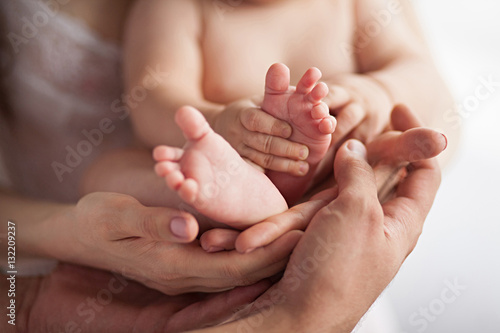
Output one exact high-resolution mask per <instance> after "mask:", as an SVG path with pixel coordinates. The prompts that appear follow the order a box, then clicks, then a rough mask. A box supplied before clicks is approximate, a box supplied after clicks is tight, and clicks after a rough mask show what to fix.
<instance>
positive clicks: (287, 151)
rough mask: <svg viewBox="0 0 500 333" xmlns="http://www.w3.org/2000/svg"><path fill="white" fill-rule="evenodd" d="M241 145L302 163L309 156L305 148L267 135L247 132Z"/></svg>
mask: <svg viewBox="0 0 500 333" xmlns="http://www.w3.org/2000/svg"><path fill="white" fill-rule="evenodd" d="M243 143H244V144H246V145H247V146H248V147H250V148H253V149H255V150H257V151H260V152H262V153H265V154H271V155H275V156H280V157H286V158H291V159H295V160H301V161H304V160H305V159H306V158H307V156H309V148H307V146H305V145H303V144H300V143H296V142H292V141H289V140H286V139H283V138H280V137H277V136H272V135H268V134H262V133H256V132H247V133H245V135H244V136H243Z"/></svg>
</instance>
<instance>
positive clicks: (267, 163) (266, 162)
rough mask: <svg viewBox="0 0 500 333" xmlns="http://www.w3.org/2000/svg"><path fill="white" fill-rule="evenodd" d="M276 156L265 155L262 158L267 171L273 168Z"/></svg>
mask: <svg viewBox="0 0 500 333" xmlns="http://www.w3.org/2000/svg"><path fill="white" fill-rule="evenodd" d="M273 162H274V156H272V155H264V156H263V158H262V166H263V167H264V168H266V169H269V168H271V167H272V166H273V164H274V163H273Z"/></svg>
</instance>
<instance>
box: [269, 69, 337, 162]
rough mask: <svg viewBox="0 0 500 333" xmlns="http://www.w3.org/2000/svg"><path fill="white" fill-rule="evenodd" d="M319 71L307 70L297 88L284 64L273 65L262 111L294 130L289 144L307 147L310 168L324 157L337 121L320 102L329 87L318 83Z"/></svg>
mask: <svg viewBox="0 0 500 333" xmlns="http://www.w3.org/2000/svg"><path fill="white" fill-rule="evenodd" d="M320 78H321V72H320V71H319V69H317V68H310V69H309V70H307V72H306V73H305V74H304V75H303V76H302V78H301V79H300V81H299V83H298V84H297V87H295V88H294V87H290V70H289V69H288V67H286V66H285V65H283V64H274V65H272V66H271V67H270V68H269V70H268V72H267V76H266V90H265V95H264V101H263V103H262V109H263V110H264V111H266V112H267V113H269V114H271V115H272V116H274V117H276V118H278V119H282V120H284V121H287V122H288V123H289V124H290V125H291V126H292V128H293V133H292V136H291V137H290V138H289V139H290V140H291V141H294V142H299V143H302V144H304V145H306V146H308V147H309V157H308V158H307V160H306V161H307V162H308V163H309V165H315V164H317V163H319V161H320V160H321V159H322V158H323V157H324V156H325V154H326V151H327V150H328V147H329V146H330V142H331V134H332V133H333V131H334V130H335V125H336V121H335V118H333V117H332V116H331V115H330V112H329V110H328V106H327V105H326V104H325V103H323V102H322V99H323V98H325V97H326V95H327V94H328V86H327V85H326V84H325V83H322V82H319V83H318V81H319V79H320Z"/></svg>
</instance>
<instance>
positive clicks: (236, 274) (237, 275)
mask: <svg viewBox="0 0 500 333" xmlns="http://www.w3.org/2000/svg"><path fill="white" fill-rule="evenodd" d="M222 274H223V275H224V276H225V277H227V278H230V279H232V280H235V281H236V280H240V279H243V278H244V276H245V274H244V272H243V271H242V269H241V267H240V266H238V265H235V264H226V265H224V266H223V267H222Z"/></svg>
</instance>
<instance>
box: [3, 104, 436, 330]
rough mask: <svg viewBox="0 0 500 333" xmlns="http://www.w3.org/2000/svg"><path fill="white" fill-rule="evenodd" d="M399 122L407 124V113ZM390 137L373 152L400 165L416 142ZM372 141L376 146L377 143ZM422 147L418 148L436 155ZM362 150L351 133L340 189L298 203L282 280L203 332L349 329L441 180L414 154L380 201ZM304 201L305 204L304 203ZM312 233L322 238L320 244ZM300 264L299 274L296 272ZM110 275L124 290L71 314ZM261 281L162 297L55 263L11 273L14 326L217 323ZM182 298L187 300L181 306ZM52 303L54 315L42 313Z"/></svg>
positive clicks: (408, 241) (401, 254)
mask: <svg viewBox="0 0 500 333" xmlns="http://www.w3.org/2000/svg"><path fill="white" fill-rule="evenodd" d="M402 112H403V113H402V114H401V113H399V114H394V113H393V118H397V117H400V116H403V117H404V111H402ZM407 119H409V118H407ZM406 123H407V124H411V122H409V121H408V120H406ZM407 126H408V125H407ZM401 142H404V140H403V141H401ZM395 143H396V141H394V140H382V141H381V142H380V145H382V146H385V147H386V148H389V151H391V150H392V151H393V152H394V155H392V157H390V156H389V154H387V153H386V154H385V156H379V157H377V158H381V159H385V160H386V163H389V164H390V163H395V164H399V163H401V161H402V160H404V159H405V158H407V157H408V156H415V154H414V153H415V150H412V149H411V147H412V144H413V143H410V145H407V146H405V148H400V147H399V146H398V145H394V144H395ZM434 143H435V147H434V148H436V149H437V150H440V149H443V146H442V142H440V141H439V140H438V141H436V142H434ZM438 147H441V148H438ZM374 149H375V151H378V148H377V147H375V148H374ZM386 151H387V149H386ZM420 152H421V153H422V154H421V156H426V155H425V154H431V155H432V154H434V153H431V152H430V151H427V152H426V151H423V150H422V151H420ZM405 156H406V157H405ZM366 158H367V152H366V150H365V148H364V147H363V146H362V145H361V144H360V143H356V142H352V141H349V142H348V143H347V144H346V145H344V146H343V147H342V148H341V149H340V150H339V154H338V155H337V158H336V161H335V163H336V167H335V170H336V172H335V173H336V178H337V180H338V183H339V188H338V191H334V192H336V194H335V193H333V192H332V189H330V190H327V191H324V192H322V193H320V194H318V195H317V196H316V197H315V198H313V200H312V201H310V202H308V203H305V204H303V205H302V208H301V209H302V211H303V216H302V218H304V219H307V220H308V219H310V218H311V217H312V219H313V220H312V221H311V223H310V226H309V228H308V229H307V231H306V232H305V234H304V235H303V236H302V237H301V241H300V242H299V244H298V246H297V248H296V250H295V251H294V253H293V255H292V258H291V260H290V264H289V265H288V267H287V271H286V272H285V275H284V276H285V277H284V279H282V280H281V281H280V282H278V283H277V284H275V285H274V286H273V287H272V288H271V289H269V290H268V291H267V292H266V293H265V294H263V295H262V296H261V297H259V298H258V299H257V300H256V302H255V303H254V305H253V306H252V307H251V308H247V309H246V310H245V311H242V312H241V313H240V315H239V316H237V317H236V318H239V319H237V320H236V321H233V322H231V323H229V324H227V325H224V326H219V327H216V328H207V329H202V330H201V331H200V332H202V331H203V332H205V331H206V332H235V331H236V330H242V329H246V328H247V327H249V326H250V327H253V328H258V330H259V331H260V332H283V331H284V330H286V331H297V332H303V331H308V332H309V331H314V332H338V333H340V332H342V333H343V332H351V330H352V329H353V328H354V326H355V324H356V323H357V321H358V320H359V319H360V318H361V316H362V315H363V314H364V312H365V311H366V310H367V309H368V308H369V306H370V305H371V304H372V302H373V301H374V300H375V299H376V298H377V297H378V295H379V293H380V292H382V290H383V289H384V288H385V287H386V285H387V284H388V283H389V282H390V280H391V279H392V278H393V276H394V275H395V274H396V272H397V270H398V269H399V267H400V265H401V263H402V262H403V261H404V259H405V258H406V256H407V255H408V254H409V253H410V252H411V251H412V250H413V248H414V247H415V244H416V241H417V239H418V236H419V235H420V232H421V230H422V224H423V221H424V219H425V216H426V215H427V213H428V211H429V209H430V207H431V205H432V201H433V197H434V195H435V193H436V191H437V188H438V187H439V182H440V172H439V167H438V165H437V162H436V161H435V160H426V161H420V162H415V163H413V165H412V167H411V168H410V169H409V174H408V177H407V179H406V180H405V181H403V182H401V183H400V186H399V187H398V190H397V192H396V196H395V197H394V198H393V199H391V200H390V201H388V202H387V203H386V204H384V206H383V207H382V206H380V204H379V203H378V199H377V191H376V187H377V186H376V181H375V175H374V174H373V171H372V169H371V168H370V167H369V166H368V164H367V163H366V162H365V161H364V160H365V159H366ZM372 158H375V156H372ZM410 160H411V159H410ZM332 200H333V201H332ZM325 205H326V206H325ZM307 206H309V207H310V208H308V209H305V207H307ZM358 206H359V207H358ZM321 207H323V208H321ZM361 207H363V209H360V208H361ZM384 215H385V216H384ZM313 216H314V217H313ZM287 220H288V219H287ZM345 221H350V222H349V223H345ZM353 224H354V226H353ZM292 232H293V233H300V232H299V231H292ZM318 238H322V239H323V244H326V245H323V247H322V248H321V249H320V250H321V251H319V252H318ZM325 240H327V242H326V243H325V242H324V241H325ZM329 246H331V247H329ZM332 249H333V251H332ZM311 258H315V259H316V260H318V261H321V264H320V265H319V266H315V267H316V269H314V270H312V271H311V270H310V269H308V273H307V278H306V279H304V278H303V277H301V276H303V274H305V273H304V271H303V267H305V266H304V265H305V263H306V261H307V262H308V263H311ZM301 267H302V268H301ZM307 267H309V266H307ZM330 267H335V268H337V269H333V270H332V269H330ZM301 269H302V273H300V274H298V273H296V272H297V270H299V271H300V270H301ZM296 274H297V275H296ZM332 274H333V276H332ZM297 279H298V283H297ZM111 282H113V283H114V284H113V290H115V288H116V286H117V284H118V282H119V283H121V284H122V285H125V288H123V289H122V291H120V292H116V294H115V295H114V298H113V300H112V302H110V303H108V304H107V305H106V306H101V308H100V309H101V310H99V313H98V314H97V315H96V316H95V317H93V319H92V320H90V321H89V322H88V323H87V324H85V323H84V322H83V321H82V320H83V318H81V317H75V315H74V313H72V309H75V308H77V307H78V306H81V304H82V303H83V304H85V301H84V300H85V299H87V300H88V299H92V298H93V297H94V298H95V297H96V296H95V295H99V293H100V292H102V291H103V290H111V289H110V288H111V287H110V286H111ZM7 283H8V282H7V281H6V279H2V280H1V281H0V284H1V285H2V286H5V287H7V285H6V284H7ZM268 286H269V285H268V284H267V285H266V284H264V285H262V284H260V285H255V286H254V287H248V288H243V289H239V290H234V291H231V292H228V293H223V294H219V295H214V297H209V298H204V297H203V295H193V294H191V295H184V296H181V297H177V298H169V297H167V296H162V295H160V294H158V293H155V292H154V291H151V290H147V289H144V287H142V286H141V285H139V284H135V283H132V282H124V281H123V280H121V279H119V278H117V276H113V275H111V274H109V273H105V272H99V271H94V270H92V269H87V268H78V267H72V266H68V265H61V266H60V267H59V268H58V269H57V270H56V271H54V272H53V273H52V274H51V275H50V276H48V277H45V278H40V279H34V278H31V279H28V278H19V279H18V284H17V287H18V289H17V292H18V293H19V295H20V296H21V297H20V299H21V300H24V301H27V302H29V301H31V300H37V301H36V302H33V303H28V304H27V305H25V304H23V303H21V304H20V305H21V306H20V307H19V309H20V311H19V312H18V322H17V323H18V327H19V328H20V330H19V331H20V332H24V331H27V330H29V327H37V331H39V332H45V331H54V330H60V329H61V328H62V329H64V327H66V328H67V326H65V325H68V323H73V325H74V326H73V327H75V326H77V327H78V328H80V329H82V332H94V331H96V330H97V331H106V332H129V331H132V330H133V327H136V328H137V327H140V328H141V331H144V332H152V331H155V332H158V331H163V332H180V331H187V330H190V329H195V328H196V327H197V326H198V325H199V326H207V325H208V326H211V325H213V324H215V322H214V321H217V320H220V321H223V320H224V319H225V318H228V316H230V315H231V314H232V311H231V310H233V309H234V308H238V307H239V306H241V305H243V304H245V303H246V302H248V301H250V300H252V299H253V298H255V297H256V296H257V295H258V294H259V293H260V292H262V290H263V289H262V288H267V287H268ZM205 297H206V296H205ZM3 299H4V300H3V301H2V302H5V298H3ZM54 300H61V301H62V302H64V304H65V309H66V310H65V311H60V310H59V309H58V308H57V304H61V303H59V302H55V301H54ZM47 302H48V303H47ZM32 304H34V305H32ZM141 304H143V305H141ZM145 304H148V305H147V306H144V305H145ZM4 305H6V304H5V303H2V306H4ZM30 305H32V306H30ZM186 305H187V306H186ZM179 306H180V307H181V308H182V307H183V306H186V307H185V308H184V310H181V311H179ZM52 309H54V310H56V311H58V312H59V315H58V316H53V315H47V312H48V313H52V312H53V310H52ZM85 309H87V310H88V308H85ZM93 313H94V315H95V314H96V313H95V312H93ZM195 313H196V315H194V316H193V314H195ZM332 313H335V316H332ZM28 314H29V315H28ZM169 314H170V315H169ZM152 323H154V325H155V326H154V327H151V324H152ZM256 323H258V324H257V325H258V326H255V325H256ZM4 325H7V324H6V323H4ZM199 326H198V327H199ZM6 328H7V329H12V327H10V326H7V327H6ZM29 331H31V330H29Z"/></svg>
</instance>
